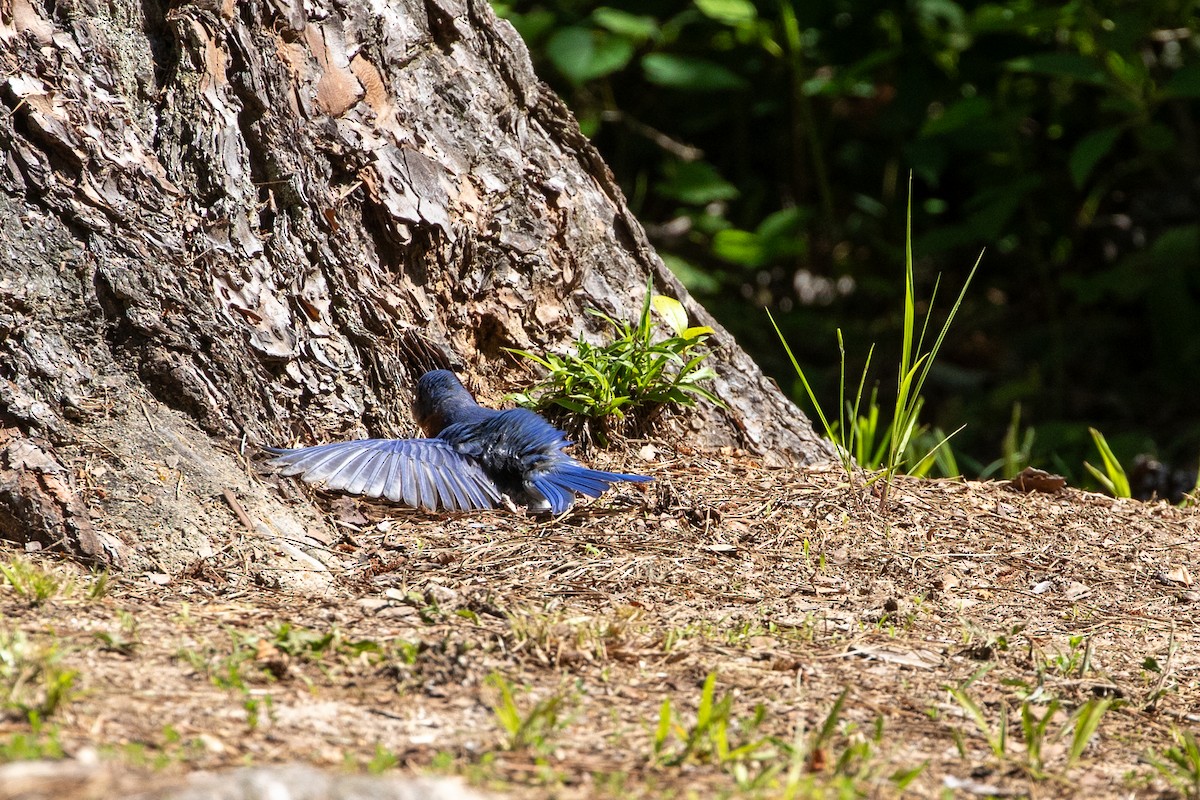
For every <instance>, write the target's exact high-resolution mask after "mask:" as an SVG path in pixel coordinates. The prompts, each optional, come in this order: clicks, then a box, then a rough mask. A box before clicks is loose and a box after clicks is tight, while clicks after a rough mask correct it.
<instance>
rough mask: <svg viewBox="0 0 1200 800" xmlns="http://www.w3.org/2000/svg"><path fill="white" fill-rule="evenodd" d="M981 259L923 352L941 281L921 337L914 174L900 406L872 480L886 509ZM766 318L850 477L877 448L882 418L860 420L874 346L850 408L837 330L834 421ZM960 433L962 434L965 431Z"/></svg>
mask: <svg viewBox="0 0 1200 800" xmlns="http://www.w3.org/2000/svg"><path fill="white" fill-rule="evenodd" d="M982 259H983V254H982V253H980V255H979V258H977V259H976V260H975V265H974V266H972V267H971V271H970V273H969V274H968V275H967V280H966V282H965V283H963V287H962V290H961V291H960V292H959V293H958V298H957V299H956V300H955V301H954V305H953V307H951V309H950V313H949V314H948V315H947V316H946V321H945V323H944V324H943V325H942V328H941V330H940V331H938V334H937V337H936V338H935V339H934V341H933V346H932V347H931V348H930V349H929V350H928V352H923V348H924V344H925V336H926V334H927V333H929V320H930V318H931V316H932V314H933V303H934V300H936V299H937V290H938V285H939V283H940V281H939V282H935V283H934V287H933V295H932V296H931V297H930V298H929V305H928V310H927V311H926V314H925V320H924V322H923V323H922V324H921V332H920V335H919V336H918V335H917V328H916V322H917V312H916V307H917V300H916V287H915V283H914V280H913V254H912V176H911V175H910V176H909V183H908V214H907V218H906V225H905V235H904V329H903V334H902V338H901V348H900V363H899V365H898V368H897V375H896V401H895V406H894V410H893V412H892V422H891V424H890V425H889V426H888V428H887V429H886V430H885V431H884V434H883V442H882V443H881V445H880V450H879V451H878V452H880V453H886V455H884V456H883V457H882V459H881V460H880V461H878V462H877V464H878V467H877V468H878V469H879V473H878V474H876V475H875V476H873V477H872V478H871V480H872V481H874V480H878V479H879V478H882V479H883V481H884V489H883V491H882V492H881V493H880V500H879V502H880V506H881V507H884V506H886V504H887V498H888V491H889V490H890V488H891V484H892V480H893V479H894V478H895V477H896V475H897V474H898V473H899V472H900V471H901V469H902V468H903V467H904V465H905V464H906V463H908V461H909V455H908V454H909V450H910V447H911V445H912V444H913V442H914V440H915V438H916V436H917V434H918V433H920V428H919V425H918V418H919V416H920V413H921V407H922V405H924V400H923V398H922V397H921V387H922V386H924V384H925V379H926V377H928V375H929V369H930V367H932V366H933V362H934V360H935V359H936V358H937V354H938V352H939V351H940V350H941V347H942V342H943V341H944V340H945V338H946V332H947V331H949V330H950V324H951V323H952V322H953V321H954V317H955V315H956V314H957V313H958V309H959V307H960V306H961V305H962V301H963V297H965V296H966V293H967V288H968V287H969V286H970V285H971V280H972V279H973V278H974V277H975V271H976V270H977V269H978V268H979V262H980V261H981V260H982ZM767 317H768V319H770V320H771V325H772V326H773V327H774V328H775V333H776V334H777V335H778V336H779V341H780V342H781V343H782V344H783V348H784V350H785V351H786V352H787V356H788V359H789V360H790V361H791V362H792V367H793V368H794V369H795V370H796V375H798V376H799V378H800V382H801V384H803V386H804V391H805V392H806V393H807V394H808V399H809V401H811V402H812V404H813V408H814V409H815V410H816V412H817V417H818V418H819V419H820V420H821V424H822V426H823V427H824V428H825V434H826V436H828V437H829V440H830V441H831V442H832V443H833V445H834V448H835V449H836V451H837V454H838V459H839V460H840V461H841V463H842V467H843V468H844V469H845V470H846V474H847V475H848V476H852V475H853V473H854V464H855V455H856V454H857V455H859V456H860V457H861V455H862V454H863V453H865V452H867V450H868V449H869V445H871V444H872V443H873V442H870V441H868V439H867V437H868V436H871V437H873V436H874V432H875V431H876V430H877V415H874V416H873V415H872V414H871V413H868V416H867V417H866V418H865V419H866V420H867V423H866V424H865V425H864V424H862V423H860V416H859V409H860V407H861V404H862V393H863V386H864V385H865V384H866V379H867V371H868V370H869V369H870V366H871V356H872V355H873V354H874V352H875V348H874V346H873V345H872V347H871V350H870V351H869V352H868V353H867V362H866V364H865V365H864V366H863V371H862V375H861V376H860V378H859V381H858V390H857V391H856V392H855V394H854V402H853V405H851V404H849V403H848V402H847V400H846V350H845V347H844V345H843V342H842V332H841V330H840V329H839V330H838V350H839V352H840V354H841V380H840V383H839V390H840V394H839V398H838V400H839V402H838V406H839V411H838V420H837V421H836V422H830V420H829V418H828V417H827V416H826V414H825V411H824V409H823V408H822V407H821V403H820V401H819V400H817V396H816V393H815V392H814V391H813V388H812V385H811V384H810V383H809V380H808V378H807V377H806V376H805V374H804V369H803V368H802V367H801V366H800V363H799V362H798V361H797V360H796V356H795V355H794V354H793V353H792V349H791V347H789V346H788V343H787V340H786V339H785V338H784V336H783V332H782V331H781V330H780V329H779V325H778V324H777V323H776V322H775V318H774V317H773V316H772V315H771V312H770V311H769V310H768V311H767ZM875 397H876V395H875V393H874V392H872V396H871V400H870V402H869V404H868V405H869V406H874V405H875ZM958 430H962V428H959V429H958ZM958 430H956V431H954V432H953V433H951V434H949V435H948V436H943V437H942V439H941V440H940V441H938V442H937V443H936V444H935V445H934V446H933V447H932V448H931V450H930V451H929V453H928V454H927V455H926V456H925V457H923V458H921V459H920V460H918V461H917V462H916V463H917V465H918V466H920V465H921V464H923V463H924V462H925V461H926V460H927V459H929V458H931V457H933V456H934V455H935V453H936V452H937V451H938V450H940V449H941V448H942V447H944V446H945V444H946V442H947V441H948V440H949V439H950V437H951V436H953V435H954V434H955V433H958ZM859 466H862V467H863V468H864V469H866V468H868V467H866V466H865V465H863V464H861V463H860V464H859Z"/></svg>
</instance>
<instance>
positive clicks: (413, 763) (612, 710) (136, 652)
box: [0, 444, 1200, 798]
mask: <svg viewBox="0 0 1200 800" xmlns="http://www.w3.org/2000/svg"><path fill="white" fill-rule="evenodd" d="M595 461H596V465H597V466H598V467H601V468H608V469H625V470H632V471H640V472H644V473H646V474H651V475H654V476H655V477H656V478H657V481H656V482H655V483H654V484H650V485H647V486H646V487H640V486H626V487H622V488H620V489H619V490H617V491H614V492H612V493H610V494H609V495H606V496H605V497H604V498H603V499H602V500H601V501H599V502H595V503H590V504H583V505H580V506H579V507H577V508H576V509H575V510H573V511H572V512H570V513H569V514H567V515H566V516H565V517H563V518H561V519H554V520H550V519H545V518H538V517H533V516H528V515H525V514H522V513H513V512H508V511H497V512H488V513H478V514H462V515H434V514H425V513H421V512H413V511H407V510H403V509H398V508H396V507H394V506H389V505H387V504H379V503H369V502H360V501H357V500H351V499H347V498H338V497H332V496H322V495H317V497H318V503H320V504H321V506H322V508H323V509H324V510H325V512H326V513H327V514H328V515H329V516H330V518H331V520H332V522H333V523H334V526H335V529H336V530H337V531H339V532H340V534H339V536H338V538H336V539H335V540H332V541H330V542H329V543H328V549H327V550H325V551H324V552H321V553H319V554H317V555H319V557H320V559H321V560H322V561H324V562H325V563H327V564H329V565H330V567H331V569H333V570H335V572H336V573H337V575H338V578H337V580H336V582H335V583H334V585H333V587H332V588H331V589H330V590H329V591H328V592H327V593H326V594H325V595H323V596H317V597H313V596H294V595H289V594H286V593H283V592H281V591H279V590H278V589H276V588H272V581H271V580H270V579H269V575H270V572H269V570H270V567H269V565H263V564H253V563H249V562H248V560H247V556H246V553H247V552H249V549H248V548H244V547H242V545H241V543H240V542H239V540H238V539H237V537H238V536H239V534H238V533H236V532H234V533H232V534H231V536H232V537H233V538H231V539H230V541H229V542H228V543H227V545H226V546H225V547H223V548H221V549H220V550H219V551H218V552H217V553H216V554H215V555H213V556H212V557H210V558H206V559H203V560H198V561H197V562H196V563H195V564H194V565H193V566H192V567H191V568H190V569H189V570H187V571H186V572H185V573H183V574H177V575H163V574H130V573H113V574H111V575H108V576H96V575H94V574H91V573H88V572H87V571H86V570H83V569H82V568H79V567H77V566H75V565H73V564H70V563H63V562H60V561H55V560H53V559H51V558H50V557H46V556H37V555H32V556H25V555H18V554H15V553H12V552H4V553H0V564H4V565H6V570H5V576H4V577H3V578H2V579H0V617H2V620H3V621H2V622H0V700H3V701H4V705H3V708H0V761H7V762H15V761H17V760H21V759H29V758H38V757H42V758H64V759H68V760H70V759H75V760H79V759H81V758H85V759H86V760H88V761H89V763H91V762H97V763H99V764H101V765H104V766H105V769H106V770H107V773H106V774H107V775H108V777H107V779H106V780H108V781H109V783H108V784H105V785H107V786H108V787H109V790H110V791H111V787H112V786H113V785H115V784H113V783H112V781H114V780H117V778H114V777H113V775H114V774H117V773H119V775H120V781H124V782H133V783H137V782H139V781H144V782H147V783H155V782H158V783H163V782H167V783H169V782H170V781H171V780H175V779H178V777H179V776H180V775H182V774H183V773H185V772H190V771H195V770H214V769H221V768H225V767H230V766H239V765H245V764H274V763H287V762H304V763H309V764H314V765H318V766H320V767H323V768H328V769H330V770H334V771H339V770H347V771H365V772H392V771H399V772H401V773H404V774H424V775H428V774H435V775H458V776H463V777H465V779H466V780H467V781H468V782H469V783H471V784H472V785H474V786H476V787H477V788H479V789H481V790H482V791H485V792H493V793H495V794H496V795H499V796H515V797H538V798H541V797H556V798H577V797H578V798H583V797H601V798H603V797H614V798H615V797H621V798H627V797H654V798H659V797H701V798H709V797H726V796H727V797H735V798H741V797H747V798H750V797H772V798H773V797H796V798H808V797H826V796H830V797H834V796H836V797H847V796H867V797H891V796H901V795H903V796H917V797H941V796H956V797H969V796H1032V797H1088V798H1094V797H1107V796H1123V797H1124V796H1139V797H1161V796H1179V797H1187V796H1196V793H1197V792H1200V752H1197V751H1196V750H1195V749H1194V748H1195V739H1194V736H1192V737H1191V738H1189V737H1190V734H1189V732H1195V731H1196V730H1198V729H1200V626H1198V625H1197V623H1196V612H1197V609H1200V586H1195V585H1193V578H1192V575H1200V512H1197V511H1195V510H1188V509H1179V508H1175V507H1172V506H1169V505H1166V504H1162V503H1154V504H1147V503H1139V502H1136V501H1131V500H1114V499H1112V498H1108V497H1105V496H1101V495H1096V494H1090V493H1085V492H1082V491H1078V490H1074V489H1066V490H1064V491H1062V492H1060V493H1057V494H1040V493H1037V492H1033V493H1024V492H1020V491H1017V490H1016V489H1014V488H1013V487H1011V486H1009V485H1007V484H1005V483H1002V482H992V483H978V482H961V481H936V482H935V481H918V480H908V479H901V480H899V481H898V482H897V484H896V486H895V487H894V488H893V490H892V492H891V493H890V496H889V497H888V500H887V503H886V504H885V505H883V506H882V507H881V502H880V498H879V497H878V491H877V488H878V485H875V486H867V485H864V484H863V483H862V481H861V480H860V479H857V478H856V479H850V478H848V476H847V475H846V474H845V473H844V472H841V471H840V470H838V469H836V468H833V467H826V468H820V469H810V470H794V469H769V468H766V467H764V466H762V465H761V464H759V463H758V462H757V461H756V460H754V459H753V458H750V457H747V456H745V455H743V454H739V453H732V452H730V453H724V454H712V455H704V454H698V453H691V452H680V451H678V450H673V449H670V448H669V447H667V446H666V445H662V444H647V445H645V446H643V447H641V449H640V450H636V448H635V451H634V452H632V453H631V455H630V456H629V457H628V458H626V459H625V460H623V461H622V460H618V459H615V458H609V459H607V460H605V459H604V458H598V459H596V460H595ZM31 712H32V716H33V718H34V719H35V723H36V724H31V722H30V719H31ZM90 780H92V783H90V784H89V783H87V782H86V781H83V780H82V779H81V781H80V782H79V783H78V784H77V785H75V784H72V786H73V787H74V788H70V789H69V791H68V789H67V788H63V786H59V788H58V789H57V790H56V791H57V792H58V793H57V794H55V795H54V796H61V797H69V796H72V792H74V796H77V797H82V796H87V792H89V791H91V792H92V793H93V794H92V796H98V795H97V794H96V792H97V791H99V790H97V789H96V788H95V787H96V786H97V785H98V784H96V783H95V780H96V779H95V778H94V777H93V778H91V779H90ZM0 783H2V781H0ZM121 785H123V786H124V785H126V784H125V783H122V784H121ZM89 786H91V789H89V788H88V787H89ZM5 796H6V795H5V790H4V789H3V788H2V787H0V797H5Z"/></svg>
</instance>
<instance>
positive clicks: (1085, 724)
mask: <svg viewBox="0 0 1200 800" xmlns="http://www.w3.org/2000/svg"><path fill="white" fill-rule="evenodd" d="M948 691H949V692H950V696H951V697H952V698H954V700H955V702H957V703H958V705H959V706H960V707H961V708H962V709H963V711H965V712H966V713H967V716H968V717H970V718H971V720H972V722H974V723H975V726H976V727H977V728H978V729H979V731H980V732H981V733H982V734H983V736H984V739H985V741H986V742H987V744H988V748H989V749H990V750H991V751H992V755H994V756H995V757H996V758H997V759H998V760H1000V761H1002V762H1005V763H1011V764H1014V765H1015V766H1017V767H1019V768H1020V769H1022V770H1023V771H1024V772H1025V773H1026V774H1028V775H1029V776H1030V777H1031V778H1033V779H1034V780H1045V779H1046V778H1047V777H1049V776H1050V775H1051V774H1052V773H1051V771H1050V768H1049V766H1048V765H1047V763H1046V744H1047V743H1053V742H1058V741H1061V740H1062V739H1064V738H1066V737H1070V744H1069V745H1068V747H1067V750H1066V761H1065V763H1064V764H1063V765H1062V768H1061V771H1062V772H1063V773H1065V772H1066V771H1068V770H1070V769H1071V768H1072V767H1073V766H1074V765H1075V763H1076V762H1077V761H1078V760H1079V759H1080V757H1082V755H1083V751H1084V750H1086V749H1087V746H1088V744H1089V743H1090V742H1091V740H1092V738H1093V737H1094V736H1095V734H1096V731H1097V729H1098V728H1099V727H1100V722H1101V720H1102V719H1103V718H1104V715H1105V714H1106V713H1107V712H1108V710H1109V709H1110V708H1111V707H1112V704H1113V701H1112V700H1111V699H1108V698H1104V699H1101V698H1092V699H1091V700H1089V701H1088V702H1086V703H1084V704H1083V705H1081V706H1079V708H1077V709H1076V710H1075V712H1074V713H1072V714H1071V715H1070V716H1069V717H1068V718H1067V720H1066V721H1065V722H1064V723H1062V725H1061V726H1059V727H1057V728H1056V729H1055V730H1050V725H1051V723H1052V722H1054V721H1055V719H1056V718H1057V717H1058V716H1059V711H1061V710H1062V704H1061V703H1060V702H1059V701H1058V700H1051V701H1050V702H1049V703H1046V704H1045V706H1044V707H1043V708H1042V711H1041V714H1040V715H1039V714H1038V713H1037V712H1036V711H1035V707H1036V705H1037V704H1035V703H1033V702H1032V701H1030V700H1024V701H1022V702H1021V706H1020V719H1019V722H1020V734H1021V742H1022V744H1023V745H1024V753H1023V754H1020V753H1017V752H1014V751H1013V750H1011V749H1010V747H1009V745H1010V738H1009V734H1010V722H1009V712H1008V704H1007V702H1005V701H1001V703H1000V718H999V720H998V721H997V723H996V724H995V725H992V724H991V723H990V722H989V721H988V718H987V715H986V714H985V713H984V711H983V709H982V708H981V707H980V705H979V704H978V703H977V702H976V701H975V700H974V699H973V698H972V697H971V696H970V695H969V694H968V693H967V690H966V685H965V684H964V685H963V686H959V687H956V688H951V687H948ZM955 738H956V741H957V743H958V748H959V753H960V754H964V755H965V752H966V748H965V744H964V742H963V741H962V739H961V734H958V733H957V732H956V734H955Z"/></svg>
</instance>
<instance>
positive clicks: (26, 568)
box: [0, 558, 72, 606]
mask: <svg viewBox="0 0 1200 800" xmlns="http://www.w3.org/2000/svg"><path fill="white" fill-rule="evenodd" d="M0 575H3V576H4V580H5V581H7V582H8V584H9V585H10V586H12V588H13V590H14V591H15V592H16V593H17V594H19V595H21V597H24V598H25V599H26V600H27V601H29V603H30V605H35V606H40V605H41V604H43V603H45V602H46V601H47V600H49V599H50V598H52V597H55V596H57V595H58V594H61V593H64V592H65V591H66V590H68V589H69V588H72V583H71V581H66V580H60V579H59V578H57V577H55V576H54V575H52V574H50V573H49V572H47V571H46V570H44V569H42V568H41V567H39V566H38V565H37V564H35V563H33V562H32V561H29V560H28V559H24V558H15V559H13V560H12V561H10V562H8V563H7V564H6V563H3V562H0Z"/></svg>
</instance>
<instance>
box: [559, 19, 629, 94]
mask: <svg viewBox="0 0 1200 800" xmlns="http://www.w3.org/2000/svg"><path fill="white" fill-rule="evenodd" d="M633 51H634V45H633V42H631V41H630V40H629V39H627V38H625V37H623V36H614V35H611V34H608V33H605V32H604V31H592V30H588V29H587V28H580V27H570V28H563V29H562V30H559V31H556V32H555V33H554V35H553V36H551V37H550V39H549V41H547V42H546V56H547V57H548V58H549V59H550V61H551V62H553V64H554V66H555V67H557V68H558V71H559V72H561V73H562V74H563V75H564V76H566V78H567V79H568V80H570V81H571V82H572V83H575V84H583V83H587V82H588V81H590V80H595V79H596V78H599V77H603V76H604V75H608V74H610V73H613V72H616V71H618V70H620V69H622V68H624V67H625V65H626V64H628V63H629V60H630V59H631V58H632V57H633Z"/></svg>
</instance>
